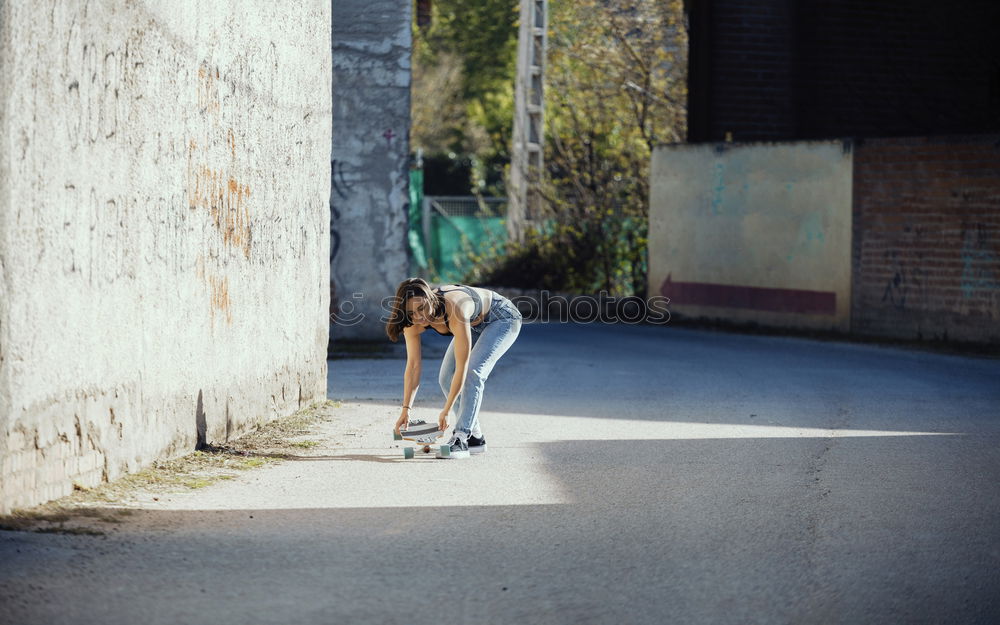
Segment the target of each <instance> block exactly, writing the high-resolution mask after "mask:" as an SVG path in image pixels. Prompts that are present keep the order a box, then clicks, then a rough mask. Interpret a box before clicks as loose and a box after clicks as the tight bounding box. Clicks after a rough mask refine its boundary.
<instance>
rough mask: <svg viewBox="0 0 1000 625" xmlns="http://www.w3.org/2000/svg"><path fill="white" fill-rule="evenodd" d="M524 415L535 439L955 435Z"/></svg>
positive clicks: (539, 440) (947, 433) (946, 433)
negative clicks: (531, 426) (530, 424)
mask: <svg viewBox="0 0 1000 625" xmlns="http://www.w3.org/2000/svg"><path fill="white" fill-rule="evenodd" d="M519 416H520V415H519ZM523 416H525V417H526V418H527V419H526V420H527V422H530V423H532V424H535V426H533V428H532V431H531V433H530V435H531V437H532V440H533V441H534V442H556V441H612V440H701V439H738V438H864V437H887V436H955V435H956V434H955V433H953V432H919V431H899V430H863V429H857V430H855V429H849V428H811V427H796V426H784V425H749V424H736V423H695V422H687V421H649V420H642V419H600V418H592V417H571V416H554V415H523ZM522 435H527V433H522Z"/></svg>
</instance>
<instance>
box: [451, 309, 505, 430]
mask: <svg viewBox="0 0 1000 625" xmlns="http://www.w3.org/2000/svg"><path fill="white" fill-rule="evenodd" d="M520 332H521V313H520V312H518V310H517V307H516V306H514V304H513V303H512V302H511V301H510V300H509V299H507V298H506V297H503V296H502V295H499V294H497V293H494V294H493V303H492V304H490V311H489V312H488V313H487V314H486V318H485V319H484V320H483V322H482V323H480V324H479V325H478V326H473V327H472V349H471V351H470V353H469V368H468V371H467V373H466V374H465V384H463V385H462V392H461V393H459V395H458V399H456V400H455V404H454V405H452V407H451V414H452V417H453V418H455V419H457V421H456V422H455V434H457V435H458V436H460V437H461V438H463V439H468V437H469V434H475V435H476V436H477V437H481V436H482V430H481V429H480V427H479V407H480V406H481V405H482V404H483V392H484V391H485V390H486V379H487V378H489V377H490V372H491V371H493V366H494V365H496V364H497V361H498V360H500V357H501V356H503V355H504V353H506V352H507V350H508V349H509V348H510V346H511V345H513V344H514V339H516V338H517V335H518V333H520ZM454 376H455V339H452V340H451V344H450V345H448V351H446V352H445V354H444V358H443V359H442V360H441V371H440V373H439V374H438V383H439V384H440V385H441V390H442V391H443V392H444V396H445V398H447V397H448V393H450V392H451V381H452V378H453V377H454ZM456 406H457V407H458V411H457V412H456V410H455V407H456Z"/></svg>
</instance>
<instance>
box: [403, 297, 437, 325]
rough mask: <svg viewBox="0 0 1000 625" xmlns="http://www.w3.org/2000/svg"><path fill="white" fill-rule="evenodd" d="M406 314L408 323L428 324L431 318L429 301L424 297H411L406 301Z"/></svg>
mask: <svg viewBox="0 0 1000 625" xmlns="http://www.w3.org/2000/svg"><path fill="white" fill-rule="evenodd" d="M406 316H407V318H408V319H409V320H410V323H414V324H420V325H423V326H425V325H428V324H429V323H430V322H431V321H432V320H433V319H432V317H431V306H430V302H428V301H427V298H426V297H411V298H410V300H409V301H408V302H406Z"/></svg>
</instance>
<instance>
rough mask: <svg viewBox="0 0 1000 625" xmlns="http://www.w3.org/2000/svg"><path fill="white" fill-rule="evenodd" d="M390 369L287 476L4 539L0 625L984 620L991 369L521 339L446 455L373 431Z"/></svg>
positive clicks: (684, 335) (336, 373)
mask: <svg viewBox="0 0 1000 625" xmlns="http://www.w3.org/2000/svg"><path fill="white" fill-rule="evenodd" d="M425 345H426V348H425V351H426V352H427V353H426V354H425V358H426V362H425V367H424V371H423V383H422V387H421V390H420V394H419V397H418V401H417V410H416V413H417V414H418V415H420V416H422V417H424V418H427V419H433V418H435V417H436V415H437V413H438V410H439V408H440V405H441V402H442V395H441V392H440V390H439V389H438V387H437V381H436V376H437V362H436V361H435V360H434V356H435V355H436V356H438V357H439V356H440V355H441V354H442V353H443V351H444V347H445V346H446V343H445V342H444V339H437V338H436V337H429V338H428V339H427V340H426V341H425ZM402 366H403V361H402V360H400V359H398V358H369V359H346V360H334V361H332V362H331V363H330V384H329V396H330V397H331V398H334V399H338V400H340V401H341V404H340V406H339V407H338V408H335V409H333V412H332V414H334V416H335V419H334V420H333V421H331V422H330V423H327V424H325V425H324V426H323V427H324V428H326V429H325V431H324V435H325V436H326V438H327V440H328V443H326V444H324V446H322V447H319V448H316V449H313V450H310V451H309V453H308V454H303V456H302V458H301V459H300V460H298V461H290V462H285V463H283V464H280V465H278V466H273V467H266V468H263V469H259V470H256V471H251V472H248V473H246V474H243V475H241V476H240V477H239V478H238V479H235V480H232V481H229V482H224V483H220V484H217V485H214V486H211V487H208V488H205V489H201V490H198V491H192V492H190V493H185V494H178V495H176V496H172V497H170V498H169V499H168V500H161V501H159V502H149V503H148V504H144V510H143V511H142V512H141V513H138V514H136V515H134V516H133V517H130V518H129V519H128V521H127V522H126V523H124V524H122V526H121V527H120V528H119V529H118V530H116V531H114V532H112V533H111V534H110V535H108V536H106V537H93V536H70V535H54V534H34V533H20V532H0V563H2V564H0V623H17V624H25V625H26V624H30V623H81V624H89V623H94V624H97V623H100V624H102V625H103V624H115V623H122V624H126V623H128V624H134V623H142V624H143V625H154V624H159V623H164V624H166V623H213V624H219V625H222V624H226V623H234V624H235V623H239V624H247V623H289V624H297V623H303V624H305V623H412V622H448V621H450V622H456V623H473V622H482V623H504V624H511V623H574V624H577V623H619V622H620V623H665V622H675V623H750V622H753V623H884V622H907V623H942V622H958V623H989V622H998V620H1000V575H998V574H997V571H998V570H1000V384H998V381H1000V360H991V359H983V358H963V357H958V356H949V355H941V354H932V353H925V352H913V351H905V350H901V349H889V348H883V347H876V346H867V345H853V344H841V343H835V342H818V341H811V340H805V339H793V338H775V337H763V336H743V335H736V334H726V333H715V332H706V331H693V330H682V329H677V328H671V327H651V326H610V325H568V324H563V325H559V324H548V325H541V324H532V325H526V326H524V328H523V330H522V334H521V337H520V338H519V340H518V342H517V343H516V344H515V345H514V347H513V348H512V349H511V351H510V352H509V353H508V354H507V355H506V356H505V357H504V358H503V359H502V360H501V361H500V363H499V365H498V366H497V368H496V369H495V370H494V373H493V376H492V378H491V379H490V381H489V383H488V385H487V393H486V397H485V401H484V405H483V429H484V433H485V435H486V437H487V440H488V446H489V451H488V453H487V454H486V455H485V456H482V457H474V458H472V459H469V460H453V461H437V460H433V459H429V458H418V459H416V460H403V458H402V451H401V449H399V448H398V445H399V444H398V443H395V442H393V441H392V439H391V435H390V433H389V430H390V428H391V425H392V423H393V422H394V420H395V418H396V416H398V412H397V410H398V404H399V400H400V394H401V392H402Z"/></svg>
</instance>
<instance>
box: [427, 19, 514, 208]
mask: <svg viewBox="0 0 1000 625" xmlns="http://www.w3.org/2000/svg"><path fill="white" fill-rule="evenodd" d="M517 16H518V2H517V0H476V1H475V2H468V1H466V0H435V2H434V4H433V18H432V22H431V26H430V27H429V28H427V29H416V30H415V31H414V54H413V123H412V129H411V139H412V142H413V145H414V147H415V148H423V149H424V150H425V152H428V153H442V154H447V153H449V152H450V153H454V154H457V155H459V157H463V156H464V155H471V156H473V157H474V158H473V161H474V165H475V171H474V173H473V180H472V181H471V182H472V183H473V185H474V186H476V187H478V188H480V189H482V190H484V191H486V192H487V193H490V192H493V193H496V192H500V193H502V192H503V183H502V180H503V176H502V170H503V164H504V163H506V162H508V161H509V160H510V156H509V143H510V135H511V129H512V124H513V115H514V108H513V100H514V92H513V84H514V74H515V71H516V63H515V61H516V54H517V24H516V21H517Z"/></svg>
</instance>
